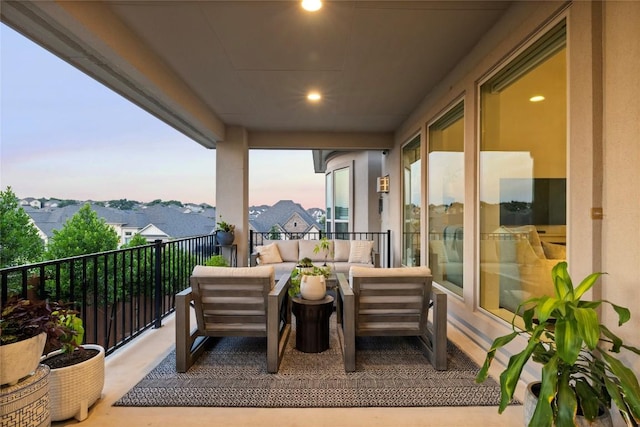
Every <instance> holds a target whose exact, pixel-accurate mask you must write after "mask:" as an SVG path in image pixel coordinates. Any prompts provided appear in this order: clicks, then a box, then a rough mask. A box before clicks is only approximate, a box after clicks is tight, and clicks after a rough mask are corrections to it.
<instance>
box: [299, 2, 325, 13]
mask: <svg viewBox="0 0 640 427" xmlns="http://www.w3.org/2000/svg"><path fill="white" fill-rule="evenodd" d="M321 7H322V1H320V0H302V8H303V9H304V10H307V11H309V12H315V11H317V10H320V8H321Z"/></svg>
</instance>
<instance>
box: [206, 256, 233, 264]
mask: <svg viewBox="0 0 640 427" xmlns="http://www.w3.org/2000/svg"><path fill="white" fill-rule="evenodd" d="M204 265H206V266H207V267H229V263H228V262H227V260H226V258H225V257H223V256H222V255H211V257H210V258H209V259H207V260H206V261H205V262H204Z"/></svg>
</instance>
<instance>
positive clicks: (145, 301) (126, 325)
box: [0, 235, 215, 354]
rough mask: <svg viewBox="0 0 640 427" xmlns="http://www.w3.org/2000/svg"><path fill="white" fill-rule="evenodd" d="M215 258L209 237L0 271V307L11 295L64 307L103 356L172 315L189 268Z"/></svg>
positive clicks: (190, 270) (187, 278)
mask: <svg viewBox="0 0 640 427" xmlns="http://www.w3.org/2000/svg"><path fill="white" fill-rule="evenodd" d="M214 253H215V236H214V235H205V236H198V237H191V238H186V239H179V240H172V241H169V242H162V241H160V240H157V241H156V242H155V243H153V244H149V245H144V246H136V247H133V248H127V249H120V250H115V251H108V252H101V253H97V254H90V255H83V256H77V257H72V258H65V259H58V260H52V261H46V262H40V263H36V264H29V265H23V266H18V267H10V268H5V269H2V270H0V284H1V290H0V305H1V303H2V302H4V301H7V299H8V298H9V297H11V296H14V295H17V296H21V297H23V298H30V299H46V298H48V299H50V300H55V301H62V302H69V303H73V304H74V308H75V309H76V310H78V311H79V312H80V314H79V316H80V317H81V318H82V320H83V322H84V328H85V342H87V343H95V344H99V345H101V346H103V347H104V348H105V350H106V353H107V354H110V353H112V352H113V351H114V350H115V349H117V348H119V347H121V346H123V345H124V344H126V343H127V342H129V341H131V340H132V339H133V338H135V337H136V336H137V335H139V334H140V333H142V332H143V331H144V330H146V329H149V328H151V327H156V328H159V327H160V326H161V323H162V319H163V318H164V317H166V316H167V315H169V314H170V313H171V312H173V311H174V308H175V294H176V293H178V292H180V291H182V290H183V289H185V288H187V287H188V286H189V276H190V275H191V272H192V270H193V267H194V266H195V265H197V264H203V263H204V261H205V260H206V259H207V258H209V257H210V256H211V255H213V254H214Z"/></svg>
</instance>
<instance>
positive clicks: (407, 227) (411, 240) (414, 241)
mask: <svg viewBox="0 0 640 427" xmlns="http://www.w3.org/2000/svg"><path fill="white" fill-rule="evenodd" d="M402 168H403V171H404V172H403V173H404V176H403V178H404V182H403V185H404V192H403V206H404V210H403V225H402V264H403V265H406V266H416V265H420V206H421V196H420V192H421V189H422V187H421V185H420V180H421V178H420V170H421V168H420V136H419V135H418V136H416V137H415V138H413V139H412V140H411V141H410V142H409V143H408V144H407V145H405V146H404V147H403V148H402Z"/></svg>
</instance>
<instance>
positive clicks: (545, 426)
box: [529, 354, 558, 427]
mask: <svg viewBox="0 0 640 427" xmlns="http://www.w3.org/2000/svg"><path fill="white" fill-rule="evenodd" d="M557 387H558V356H557V354H556V355H554V356H553V357H552V358H551V359H550V360H549V363H547V364H546V365H544V366H543V367H542V384H541V385H540V395H539V396H538V403H537V404H536V409H535V410H534V411H533V416H532V417H531V421H529V427H550V426H551V425H552V424H553V408H552V407H551V402H553V399H555V397H556V390H557Z"/></svg>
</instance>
